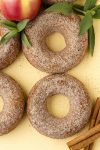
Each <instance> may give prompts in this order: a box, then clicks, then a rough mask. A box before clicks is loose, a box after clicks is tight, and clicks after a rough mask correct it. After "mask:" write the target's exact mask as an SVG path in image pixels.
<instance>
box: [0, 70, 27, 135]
mask: <svg viewBox="0 0 100 150" xmlns="http://www.w3.org/2000/svg"><path fill="white" fill-rule="evenodd" d="M0 96H1V97H2V99H3V103H4V105H3V109H2V111H1V112H0V135H4V134H7V133H9V132H10V131H11V130H12V129H14V128H15V127H16V126H17V124H18V123H19V122H20V120H21V118H22V116H23V113H24V105H25V101H24V95H23V92H22V89H21V88H20V86H19V85H18V84H17V83H16V82H15V80H13V79H12V78H11V77H9V76H8V75H6V74H4V73H0Z"/></svg>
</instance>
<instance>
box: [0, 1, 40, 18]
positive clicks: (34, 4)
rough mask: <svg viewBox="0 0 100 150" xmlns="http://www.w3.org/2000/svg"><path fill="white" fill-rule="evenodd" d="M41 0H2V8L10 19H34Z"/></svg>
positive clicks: (3, 12)
mask: <svg viewBox="0 0 100 150" xmlns="http://www.w3.org/2000/svg"><path fill="white" fill-rule="evenodd" d="M40 6H41V0H0V10H1V12H2V14H3V15H4V16H5V18H7V19H8V20H13V21H20V20H23V19H33V18H34V17H36V15H37V14H38V12H39V9H40Z"/></svg>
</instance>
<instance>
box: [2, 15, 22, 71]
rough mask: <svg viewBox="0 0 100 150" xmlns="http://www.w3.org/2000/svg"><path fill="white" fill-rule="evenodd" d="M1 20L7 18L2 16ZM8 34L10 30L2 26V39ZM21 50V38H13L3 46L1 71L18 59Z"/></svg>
mask: <svg viewBox="0 0 100 150" xmlns="http://www.w3.org/2000/svg"><path fill="white" fill-rule="evenodd" d="M0 19H3V20H4V19H5V18H4V17H3V16H2V15H1V14H0ZM8 32H9V30H8V29H7V28H6V27H4V26H3V25H1V24H0V39H1V38H2V36H4V35H5V34H6V33H8ZM20 49H21V45H20V38H19V36H15V37H14V38H11V39H10V40H9V42H8V43H7V44H1V45H0V69H3V68H6V67H8V66H9V65H10V64H12V63H13V62H14V61H15V59H16V57H17V56H18V53H19V51H20Z"/></svg>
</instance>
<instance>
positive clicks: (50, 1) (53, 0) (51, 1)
mask: <svg viewBox="0 0 100 150" xmlns="http://www.w3.org/2000/svg"><path fill="white" fill-rule="evenodd" d="M74 1H75V0H43V2H44V4H49V5H51V4H54V3H58V2H74Z"/></svg>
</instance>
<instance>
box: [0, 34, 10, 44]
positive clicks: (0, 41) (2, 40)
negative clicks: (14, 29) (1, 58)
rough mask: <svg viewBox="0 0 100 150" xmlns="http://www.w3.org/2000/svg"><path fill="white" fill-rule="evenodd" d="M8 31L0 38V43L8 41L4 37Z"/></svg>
mask: <svg viewBox="0 0 100 150" xmlns="http://www.w3.org/2000/svg"><path fill="white" fill-rule="evenodd" d="M8 33H9V32H8ZM8 33H6V34H5V35H4V36H3V37H2V38H1V40H0V45H1V44H4V43H7V42H8V41H7V40H6V39H5V37H6V35H7V34H8Z"/></svg>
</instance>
